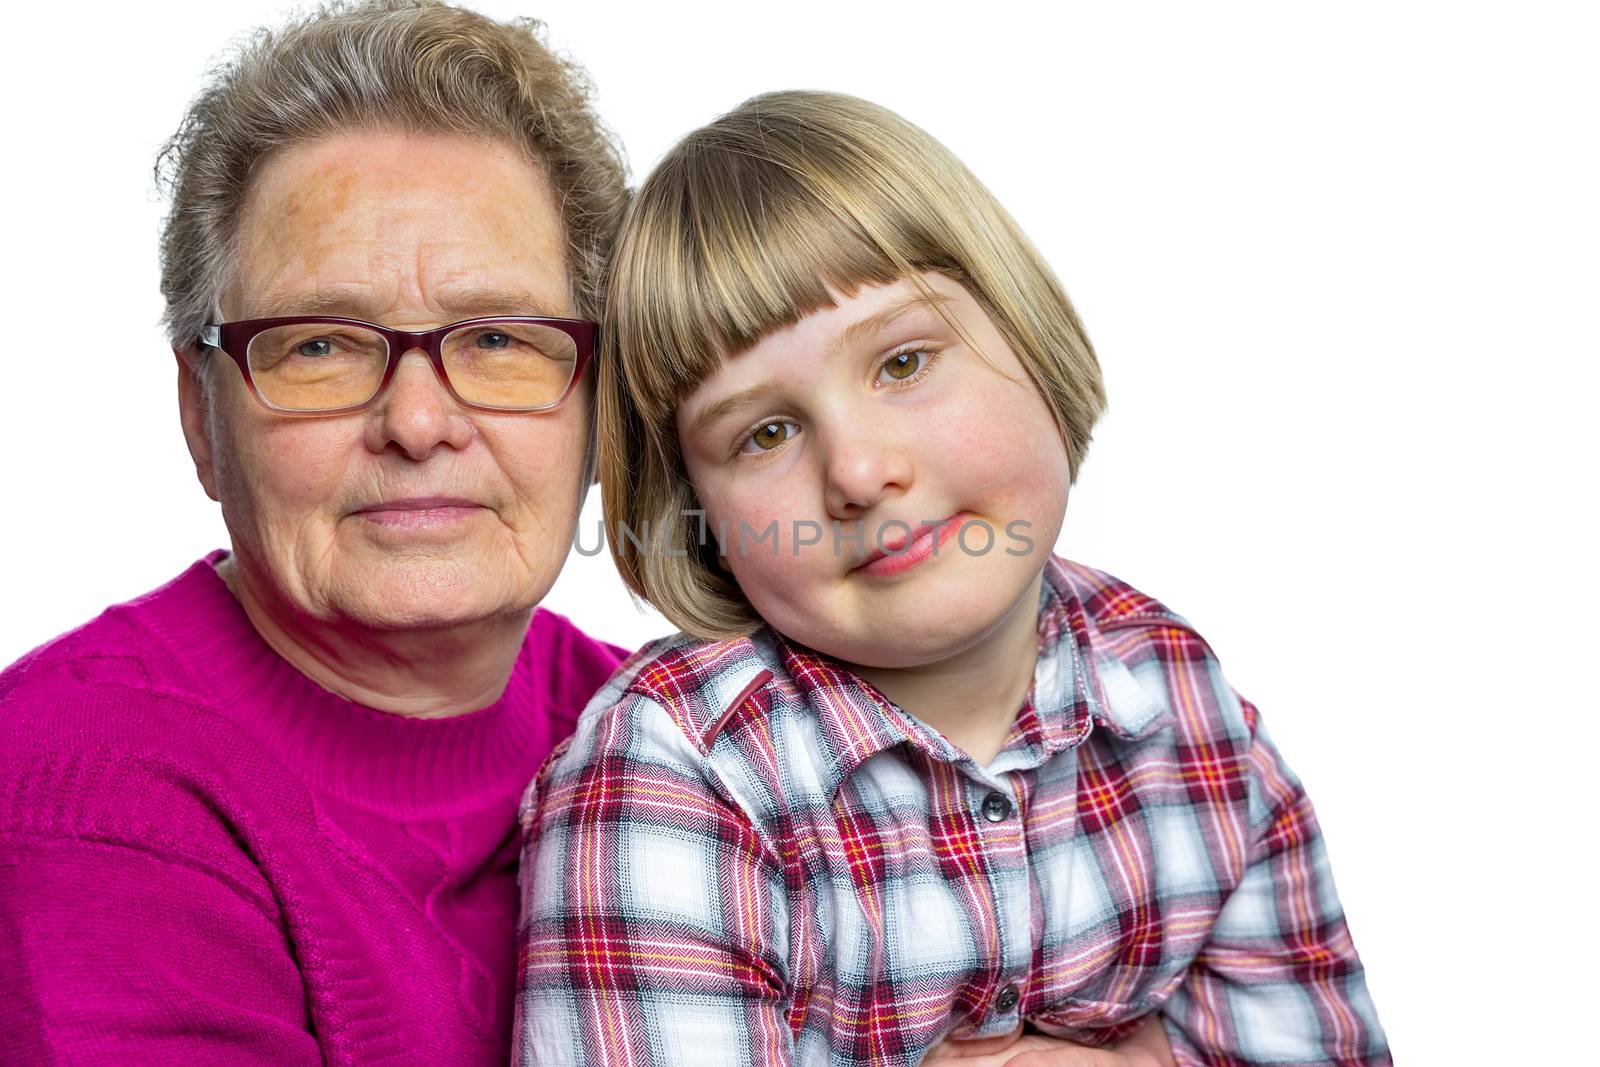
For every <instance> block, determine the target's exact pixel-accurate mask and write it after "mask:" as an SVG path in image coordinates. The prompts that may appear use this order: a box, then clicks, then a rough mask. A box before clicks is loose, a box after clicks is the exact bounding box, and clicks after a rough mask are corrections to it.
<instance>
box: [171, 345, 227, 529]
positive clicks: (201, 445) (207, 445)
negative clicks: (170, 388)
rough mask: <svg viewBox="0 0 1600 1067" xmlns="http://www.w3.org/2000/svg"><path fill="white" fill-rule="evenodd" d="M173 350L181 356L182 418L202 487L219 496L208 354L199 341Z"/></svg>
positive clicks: (180, 411) (180, 393)
mask: <svg viewBox="0 0 1600 1067" xmlns="http://www.w3.org/2000/svg"><path fill="white" fill-rule="evenodd" d="M172 354H173V355H174V356H176V357H177V360H178V418H179V420H180V421H181V422H182V424H183V439H184V440H185V441H187V442H188V444H189V455H190V457H191V458H192V459H193V460H194V473H195V476H196V477H198V478H199V479H200V487H201V488H202V489H204V490H205V491H206V496H208V497H210V498H211V499H212V500H218V499H220V498H219V497H218V496H217V476H216V467H215V465H214V464H213V462H212V459H213V455H214V453H213V451H212V444H211V429H210V422H211V419H210V410H209V408H210V403H211V397H210V391H209V390H208V389H207V388H206V383H205V379H204V375H205V373H206V371H205V362H204V358H203V355H202V353H201V351H200V348H199V346H198V345H195V346H192V347H190V348H174V349H173V350H172Z"/></svg>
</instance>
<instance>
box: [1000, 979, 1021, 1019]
mask: <svg viewBox="0 0 1600 1067" xmlns="http://www.w3.org/2000/svg"><path fill="white" fill-rule="evenodd" d="M1021 996H1022V994H1020V993H1018V992H1017V987H1016V986H1014V985H1008V986H1006V987H1005V988H1004V989H1002V990H1000V992H999V994H998V995H997V996H996V997H995V998H994V1010H995V1011H997V1012H999V1013H1000V1014H1001V1015H1004V1014H1006V1013H1007V1012H1009V1011H1010V1010H1011V1009H1012V1008H1015V1007H1016V1006H1017V1001H1018V1000H1019V999H1020V998H1021Z"/></svg>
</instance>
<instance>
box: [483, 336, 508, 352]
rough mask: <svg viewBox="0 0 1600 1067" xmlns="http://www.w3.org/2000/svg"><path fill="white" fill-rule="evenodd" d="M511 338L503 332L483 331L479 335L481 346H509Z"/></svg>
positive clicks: (491, 347)
mask: <svg viewBox="0 0 1600 1067" xmlns="http://www.w3.org/2000/svg"><path fill="white" fill-rule="evenodd" d="M510 345H511V338H510V337H509V336H508V335H506V334H503V333H492V332H491V333H481V334H479V335H478V347H479V348H490V349H494V348H509V347H510Z"/></svg>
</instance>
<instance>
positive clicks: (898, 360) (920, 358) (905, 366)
mask: <svg viewBox="0 0 1600 1067" xmlns="http://www.w3.org/2000/svg"><path fill="white" fill-rule="evenodd" d="M928 358H929V357H928V353H927V352H924V351H922V350H921V349H916V350H914V351H911V352H897V353H895V354H894V355H892V356H890V357H889V358H888V359H886V360H884V362H883V366H881V367H879V368H878V382H879V384H881V385H890V384H892V383H894V382H903V381H905V380H906V379H908V378H913V377H915V376H916V373H917V372H918V371H920V370H921V369H922V368H923V367H926V366H927V365H928Z"/></svg>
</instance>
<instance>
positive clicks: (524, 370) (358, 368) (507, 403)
mask: <svg viewBox="0 0 1600 1067" xmlns="http://www.w3.org/2000/svg"><path fill="white" fill-rule="evenodd" d="M599 330H600V327H599V325H598V324H596V323H593V322H589V321H587V320H584V319H548V318H531V317H527V316H509V317H500V318H483V319H467V320H465V321H463V322H453V323H451V324H450V325H448V326H441V327H439V328H438V329H437V330H426V331H424V332H422V333H408V332H406V331H405V330H391V329H389V328H388V327H385V326H379V325H377V324H375V323H371V322H362V321H361V320H360V319H340V318H316V317H307V316H299V315H294V316H289V317H286V318H274V319H244V320H241V321H239V322H224V323H220V324H215V325H207V326H205V327H203V328H202V329H201V331H200V343H201V344H203V345H207V346H209V347H211V348H216V349H219V350H221V351H222V352H225V353H227V354H228V356H230V357H231V358H232V359H233V361H234V362H235V363H237V364H238V365H239V373H240V374H242V375H244V381H245V385H246V386H247V387H249V389H250V392H251V394H252V395H253V396H254V397H255V398H256V399H257V400H258V401H260V402H261V403H262V404H263V405H264V406H265V407H267V408H270V409H271V410H273V411H277V412H281V413H283V414H285V415H340V414H344V413H345V412H349V411H360V410H361V409H362V408H365V407H367V406H368V405H370V404H371V403H372V402H373V401H375V400H377V399H378V397H379V396H381V395H382V394H383V391H384V390H385V389H386V388H388V385H389V380H390V379H391V378H393V377H394V372H395V369H396V368H397V367H399V366H400V358H399V357H400V356H403V355H405V354H406V353H407V352H409V351H411V350H412V349H414V348H416V349H421V350H422V351H423V352H426V353H427V354H428V357H429V358H430V359H431V360H432V361H433V371H434V373H435V374H437V375H438V376H439V381H441V382H442V383H444V387H445V388H446V389H447V390H449V392H450V395H451V396H453V397H455V399H456V400H457V401H458V402H459V403H461V404H463V405H465V406H466V407H469V408H478V409H480V410H483V411H506V412H512V411H521V412H531V411H549V410H550V409H551V408H554V407H556V406H558V405H559V404H560V403H561V402H562V401H563V400H565V399H566V398H567V394H569V393H571V392H572V387H573V384H574V383H575V382H577V380H578V378H579V377H580V376H581V375H582V374H583V368H584V366H585V365H587V364H588V362H589V358H590V356H592V355H593V353H594V346H595V339H596V336H597V335H598V333H599Z"/></svg>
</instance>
